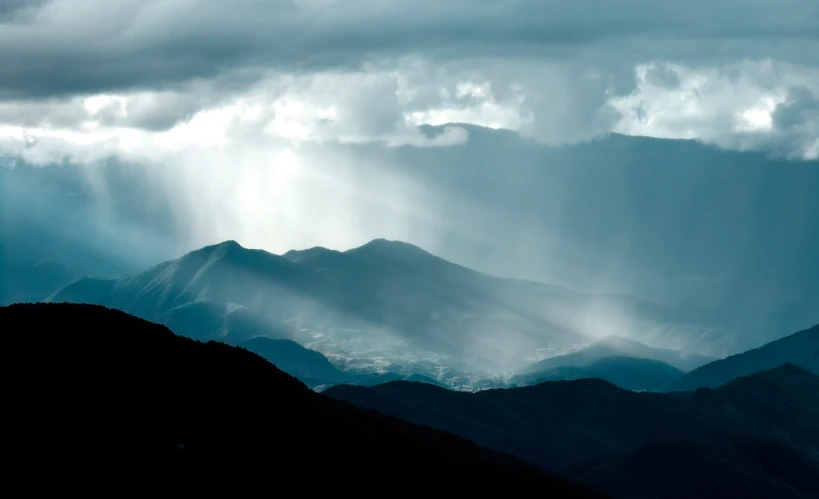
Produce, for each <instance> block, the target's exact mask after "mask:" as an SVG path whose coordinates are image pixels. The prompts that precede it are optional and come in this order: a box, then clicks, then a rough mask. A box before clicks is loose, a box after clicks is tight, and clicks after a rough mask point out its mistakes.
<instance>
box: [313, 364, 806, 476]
mask: <svg viewBox="0 0 819 499" xmlns="http://www.w3.org/2000/svg"><path fill="white" fill-rule="evenodd" d="M771 379H775V380H778V381H776V382H772V381H771ZM817 390H819V377H817V376H815V375H813V374H810V373H808V372H807V371H805V370H804V369H801V368H799V367H797V366H792V365H791V366H788V365H786V366H782V367H779V368H776V369H775V370H774V371H772V372H768V373H760V374H757V375H754V376H751V377H747V378H741V379H738V380H736V381H735V382H733V383H730V384H728V385H725V386H724V387H721V388H719V389H717V390H712V389H701V390H698V391H696V392H677V393H667V394H666V393H637V392H631V391H626V390H622V389H620V388H617V387H616V386H614V385H612V384H610V383H608V382H605V381H603V380H599V379H582V380H576V381H557V382H549V383H541V384H539V385H535V386H530V387H524V388H511V389H505V390H504V389H501V390H486V391H483V392H478V393H474V394H470V393H459V392H451V391H447V390H443V389H440V388H436V387H433V386H428V385H419V384H414V383H401V382H396V383H387V384H384V385H379V386H376V387H373V388H364V387H352V386H336V387H333V388H330V389H329V390H327V391H326V392H325V393H327V394H328V395H330V396H333V397H336V398H340V399H343V400H347V401H349V402H352V403H354V404H356V405H359V406H361V407H365V408H369V409H375V410H379V411H382V412H384V413H386V414H390V415H394V416H398V417H401V418H404V419H406V420H408V421H412V422H415V423H419V424H425V425H429V426H432V427H434V428H439V429H443V430H446V431H450V432H453V433H456V434H459V435H461V436H464V437H466V438H469V439H471V440H473V441H475V442H477V443H479V444H481V445H485V446H487V447H490V448H494V449H498V450H503V451H506V452H510V453H512V454H515V455H517V456H519V457H522V458H524V459H527V460H530V461H532V462H534V463H537V464H539V465H541V466H544V467H546V468H547V469H558V468H562V467H565V466H568V465H570V464H572V463H579V462H582V461H585V460H590V459H596V458H601V457H603V456H605V455H607V454H610V453H617V452H628V451H631V450H636V449H638V448H640V447H643V446H645V445H648V444H651V443H654V442H659V441H665V440H672V439H680V438H683V439H688V438H693V437H695V436H699V437H702V438H707V435H708V434H709V432H717V433H719V432H723V431H731V432H738V433H744V434H750V435H756V436H758V437H760V438H765V439H772V440H775V441H779V442H785V443H787V444H788V445H790V446H792V447H794V448H795V449H797V450H799V451H800V452H802V453H805V454H807V455H811V456H813V457H814V459H819V451H817V449H819V412H817V411H816V407H815V403H814V405H811V404H810V403H809V402H806V401H808V400H812V399H814V398H815V397H814V395H815V394H817V393H819V391H817Z"/></svg>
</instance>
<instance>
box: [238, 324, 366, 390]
mask: <svg viewBox="0 0 819 499" xmlns="http://www.w3.org/2000/svg"><path fill="white" fill-rule="evenodd" d="M239 346H240V347H242V348H245V349H247V350H250V351H251V352H254V353H256V354H258V355H260V356H261V357H262V358H263V359H265V360H266V361H268V362H270V363H271V364H273V365H275V366H276V367H278V368H279V369H281V370H282V371H284V372H286V373H287V374H289V375H291V376H294V377H295V378H297V379H298V380H299V381H301V382H302V383H304V384H305V385H307V386H308V387H310V388H314V387H316V386H319V385H327V384H331V385H332V384H337V383H343V382H347V383H352V382H354V380H353V378H352V376H349V375H347V374H345V373H343V372H341V371H339V370H338V369H336V367H335V366H333V364H331V363H330V361H329V360H327V357H325V356H324V355H322V354H320V353H319V352H316V351H315V350H309V349H307V348H304V347H303V346H301V345H299V344H298V343H296V342H295V341H292V340H282V339H272V338H265V337H261V336H260V337H257V338H253V339H250V340H246V341H242V342H240V343H239Z"/></svg>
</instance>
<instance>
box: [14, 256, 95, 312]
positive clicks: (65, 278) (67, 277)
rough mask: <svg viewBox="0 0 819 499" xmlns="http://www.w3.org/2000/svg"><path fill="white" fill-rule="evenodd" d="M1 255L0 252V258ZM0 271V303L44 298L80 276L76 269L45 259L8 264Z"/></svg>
mask: <svg viewBox="0 0 819 499" xmlns="http://www.w3.org/2000/svg"><path fill="white" fill-rule="evenodd" d="M3 257H4V255H2V254H0V258H3ZM2 263H3V264H5V263H6V262H5V261H4V262H2ZM0 272H1V273H2V274H3V276H2V277H3V279H2V281H0V305H5V304H8V303H30V302H37V301H41V300H44V299H46V298H47V297H48V296H49V295H50V294H51V293H53V292H54V291H55V290H56V289H58V288H59V287H61V286H65V285H66V284H68V283H70V282H71V281H73V280H75V279H77V278H78V277H80V274H79V273H78V272H77V271H76V270H74V269H72V268H69V267H68V266H66V265H62V264H59V263H55V262H46V261H41V262H37V263H34V264H32V265H21V266H16V265H9V266H8V267H7V268H0Z"/></svg>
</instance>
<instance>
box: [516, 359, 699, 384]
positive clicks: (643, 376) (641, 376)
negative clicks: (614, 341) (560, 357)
mask: <svg viewBox="0 0 819 499" xmlns="http://www.w3.org/2000/svg"><path fill="white" fill-rule="evenodd" d="M570 355H572V354H570ZM564 357H568V355H566V356H564ZM549 360H551V359H549ZM683 374H684V373H683V372H682V371H680V370H679V369H677V368H675V367H672V366H670V365H668V364H666V363H665V362H660V361H658V360H651V359H640V358H632V357H602V358H599V359H596V360H594V361H593V362H591V363H588V364H585V363H584V364H583V365H582V366H571V365H566V366H558V367H552V368H549V369H546V370H543V371H538V372H532V373H528V374H519V375H517V376H514V377H513V378H512V379H511V381H510V384H512V385H516V386H529V385H534V384H537V383H542V382H544V381H559V380H572V379H582V378H600V379H604V380H606V381H608V382H610V383H613V384H615V385H617V386H619V387H620V388H625V389H626V390H638V391H643V390H646V391H659V390H662V389H665V388H667V387H668V386H669V385H670V384H671V383H673V382H674V381H676V380H678V379H679V378H680V377H682V376H683Z"/></svg>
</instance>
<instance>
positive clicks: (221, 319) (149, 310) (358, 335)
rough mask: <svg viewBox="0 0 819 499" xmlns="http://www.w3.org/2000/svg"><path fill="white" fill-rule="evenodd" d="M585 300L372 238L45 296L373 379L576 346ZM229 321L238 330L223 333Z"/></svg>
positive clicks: (198, 255)
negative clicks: (311, 359) (308, 352)
mask: <svg viewBox="0 0 819 499" xmlns="http://www.w3.org/2000/svg"><path fill="white" fill-rule="evenodd" d="M595 300H598V297H595V296H587V295H583V294H580V293H576V292H573V291H571V290H567V289H564V288H560V287H556V286H550V285H546V284H539V283H533V282H528V281H520V280H515V279H503V278H498V277H493V276H489V275H486V274H482V273H480V272H476V271H474V270H471V269H468V268H465V267H462V266H460V265H457V264H454V263H451V262H448V261H446V260H443V259H441V258H439V257H436V256H434V255H432V254H430V253H428V252H426V251H424V250H422V249H420V248H418V247H416V246H413V245H410V244H407V243H403V242H398V241H387V240H383V239H378V240H374V241H371V242H370V243H367V244H365V245H363V246H361V247H358V248H354V249H352V250H348V251H344V252H340V251H333V250H328V249H325V248H312V249H309V250H304V251H290V252H287V253H285V254H284V255H283V256H279V255H273V254H270V253H267V252H264V251H260V250H250V249H246V248H243V247H242V246H240V245H239V244H238V243H236V242H235V241H227V242H224V243H220V244H217V245H213V246H207V247H205V248H201V249H199V250H196V251H193V252H190V253H188V254H186V255H184V256H182V257H181V258H178V259H176V260H171V261H168V262H164V263H161V264H159V265H156V266H154V267H152V268H150V269H148V270H146V271H145V272H142V273H139V274H136V275H134V276H131V277H126V278H122V279H99V278H84V279H80V280H77V281H76V282H73V283H71V284H70V285H68V286H65V287H63V288H61V289H59V290H57V291H56V292H55V293H54V294H53V295H51V296H50V297H49V301H54V302H60V301H67V302H73V303H95V304H100V305H105V306H109V307H114V308H119V309H121V310H125V311H127V312H129V313H132V314H135V315H137V316H139V317H142V318H145V319H148V320H152V321H156V322H160V323H163V324H166V325H169V326H170V327H171V328H172V329H173V330H174V331H176V332H178V333H180V334H183V335H186V336H190V337H193V338H197V339H203V340H204V339H220V340H223V341H229V342H232V343H238V342H240V341H242V340H245V339H250V338H252V337H256V336H270V337H276V338H280V339H292V340H295V341H297V342H299V343H301V344H303V345H306V346H309V347H310V348H313V349H315V350H319V351H321V352H323V353H325V354H327V355H334V356H336V357H337V358H339V359H381V360H377V361H376V360H374V361H373V363H371V365H365V367H364V368H365V369H373V372H376V371H377V372H381V371H383V370H384V367H385V366H384V365H383V360H384V359H385V360H386V361H387V365H386V368H387V369H388V370H394V371H397V372H398V373H399V374H401V373H403V374H405V375H411V374H420V375H425V376H432V375H435V377H436V378H438V376H437V373H438V372H439V371H440V368H442V367H443V368H446V369H449V370H453V373H454V372H455V371H458V372H460V371H472V372H487V371H489V372H495V371H501V372H506V371H508V370H510V369H512V368H516V367H520V366H522V365H524V364H525V363H526V362H527V360H526V359H528V358H530V357H531V355H532V354H533V352H537V351H540V350H547V351H550V352H561V351H565V350H567V349H570V348H573V347H574V346H576V345H577V344H584V343H587V342H588V339H587V337H586V336H585V335H584V333H583V332H582V331H581V330H580V328H578V327H577V324H576V323H575V321H574V318H576V317H579V316H581V315H582V313H583V311H584V310H586V309H587V308H588V306H589V305H590V303H591V302H594V301H595ZM606 300H607V302H608V303H609V304H610V306H612V307H617V306H618V305H617V304H618V303H620V304H621V305H622V306H623V307H626V306H628V307H634V306H635V305H634V300H633V299H626V298H611V297H608V298H606ZM618 300H619V301H618ZM637 303H643V302H639V301H638V302H637ZM643 307H644V308H645V309H646V310H648V309H650V308H651V307H654V305H651V304H647V303H646V304H644V306H643ZM656 307H657V310H656V311H655V312H657V313H663V312H662V310H665V309H664V308H663V306H659V305H658V306H656ZM237 311H240V312H241V316H242V318H243V320H242V321H240V323H238V324H236V323H235V322H236V321H234V324H233V325H231V324H229V323H230V322H231V318H232V315H235V314H237V313H238V312H237ZM501 338H502V339H501ZM377 363H382V364H379V365H378V366H376V364H377ZM365 364H366V363H365ZM452 375H453V376H454V375H455V374H452Z"/></svg>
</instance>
